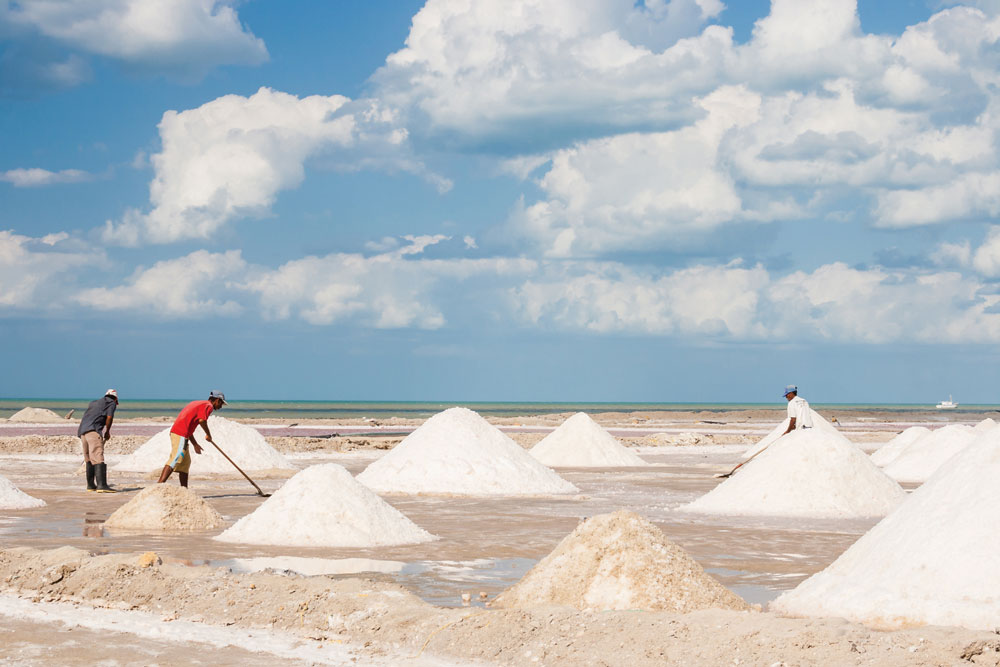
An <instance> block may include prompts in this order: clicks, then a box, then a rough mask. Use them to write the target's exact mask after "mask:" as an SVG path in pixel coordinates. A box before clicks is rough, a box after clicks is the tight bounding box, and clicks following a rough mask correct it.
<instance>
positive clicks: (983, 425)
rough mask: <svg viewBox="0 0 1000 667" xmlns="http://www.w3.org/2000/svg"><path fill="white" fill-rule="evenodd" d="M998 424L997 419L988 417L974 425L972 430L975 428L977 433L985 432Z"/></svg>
mask: <svg viewBox="0 0 1000 667" xmlns="http://www.w3.org/2000/svg"><path fill="white" fill-rule="evenodd" d="M996 425H997V423H996V422H995V421H993V420H992V419H990V418H989V417H987V418H986V419H984V420H983V421H981V422H979V423H978V424H976V425H975V426H973V427H972V430H974V431H975V432H976V433H985V432H986V431H989V430H990V429H993V428H995V427H996Z"/></svg>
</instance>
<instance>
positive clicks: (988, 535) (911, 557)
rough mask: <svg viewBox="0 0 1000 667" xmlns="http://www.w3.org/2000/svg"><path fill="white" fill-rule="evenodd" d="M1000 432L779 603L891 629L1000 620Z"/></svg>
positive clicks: (979, 625)
mask: <svg viewBox="0 0 1000 667" xmlns="http://www.w3.org/2000/svg"><path fill="white" fill-rule="evenodd" d="M998 478H1000V432H998V431H992V432H989V433H986V434H984V435H982V436H981V437H979V438H977V439H976V441H975V442H974V443H973V444H971V445H969V447H968V448H966V449H965V450H964V451H963V452H961V453H960V454H958V455H957V456H955V458H953V459H952V460H950V461H948V463H947V464H945V466H944V467H942V468H941V469H940V470H939V471H938V472H937V473H936V474H935V475H934V476H933V477H931V479H929V480H928V481H927V483H925V484H924V485H923V486H921V487H920V488H919V489H917V490H915V491H914V492H913V493H912V494H910V496H909V497H908V498H907V499H906V502H904V503H903V504H902V505H900V507H899V508H898V509H897V510H896V511H894V512H893V513H892V514H890V515H889V516H887V517H886V518H885V519H883V520H882V521H881V522H879V523H878V524H877V525H876V526H875V527H874V528H872V529H871V530H869V531H868V532H867V533H866V534H865V535H864V536H862V537H861V539H859V540H858V541H857V542H855V543H854V545H853V546H851V547H850V548H849V549H848V550H847V551H845V552H844V553H843V554H841V556H840V558H838V559H837V560H835V561H834V562H833V563H832V564H831V565H830V566H829V567H827V568H826V569H825V570H823V571H822V572H819V573H817V574H814V575H813V576H811V577H810V578H808V579H806V580H805V581H803V582H802V583H801V584H799V586H798V587H797V588H795V589H794V590H792V591H789V592H787V593H785V594H784V595H782V596H781V597H779V598H778V599H777V600H775V601H774V602H772V603H771V609H772V610H774V611H778V612H782V613H786V614H792V615H796V616H840V617H843V618H847V619H850V620H853V621H860V622H863V623H868V624H870V625H875V626H878V627H885V628H898V627H904V626H911V625H918V624H924V623H927V624H933V625H961V626H965V627H968V628H973V629H981V630H992V629H994V628H996V627H997V626H998V625H1000V568H998V567H997V566H996V565H997V554H1000V530H997V529H996V527H997V526H1000V484H997V479H998Z"/></svg>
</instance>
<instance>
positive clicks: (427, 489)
mask: <svg viewBox="0 0 1000 667" xmlns="http://www.w3.org/2000/svg"><path fill="white" fill-rule="evenodd" d="M358 481H359V482H361V483H362V484H364V485H365V486H367V487H369V488H371V489H374V490H375V491H378V492H379V493H440V494H455V495H466V496H485V495H513V496H518V495H520V496H523V495H536V494H551V493H576V492H577V491H578V490H579V489H577V488H576V487H575V486H573V485H572V484H570V483H569V482H567V481H566V480H564V479H563V478H562V477H560V476H559V475H557V474H556V473H555V472H554V471H552V470H550V469H549V468H546V467H545V466H544V465H542V464H541V463H539V462H538V461H536V460H535V459H534V458H533V457H532V456H531V455H530V454H528V452H526V451H525V450H524V448H522V447H521V446H520V445H518V444H517V443H516V442H514V441H513V440H511V439H510V438H509V437H508V436H506V435H505V434H504V433H502V432H501V431H500V429H498V428H496V427H495V426H493V425H492V424H490V423H489V422H488V421H486V420H485V419H483V418H482V417H480V416H479V415H478V414H477V413H475V412H473V411H472V410H469V409H467V408H449V409H448V410H445V411H444V412H439V413H438V414H436V415H434V416H433V417H431V418H430V419H428V420H427V421H426V422H424V423H423V424H422V425H421V426H420V427H419V428H417V429H416V430H415V431H413V433H411V434H410V435H408V436H406V438H405V439H404V440H403V441H402V442H400V443H399V444H398V445H396V446H395V447H394V448H393V449H392V450H391V451H389V453H387V454H386V455H385V456H383V457H382V458H381V459H379V460H377V461H375V462H373V463H372V464H371V465H369V466H368V468H366V469H365V471H364V472H362V473H361V474H360V475H358Z"/></svg>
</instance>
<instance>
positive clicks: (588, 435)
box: [528, 412, 649, 468]
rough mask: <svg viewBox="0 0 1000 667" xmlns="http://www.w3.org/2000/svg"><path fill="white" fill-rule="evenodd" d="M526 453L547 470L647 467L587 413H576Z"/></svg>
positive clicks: (636, 455)
mask: <svg viewBox="0 0 1000 667" xmlns="http://www.w3.org/2000/svg"><path fill="white" fill-rule="evenodd" d="M528 453H529V454H531V455H532V456H534V457H535V458H536V459H538V460H539V461H541V462H542V463H544V464H545V465H547V466H563V467H577V468H587V467H600V468H605V467H607V468H616V467H639V466H647V465H649V464H648V463H646V462H645V461H643V460H642V459H641V458H639V456H638V454H636V453H635V452H633V451H631V450H629V449H628V448H627V447H625V446H624V445H622V444H621V443H620V442H618V439H617V438H615V437H614V436H613V435H611V434H610V433H608V432H607V431H605V430H604V429H603V428H602V427H601V425H600V424H598V423H597V422H595V421H594V420H593V419H591V418H590V415H588V414H587V413H586V412H578V413H576V414H575V415H573V416H572V417H570V418H569V419H567V420H566V421H564V422H563V423H562V424H560V425H559V428H557V429H556V430H554V431H552V433H549V434H548V435H547V436H545V437H544V438H542V439H541V440H540V441H539V442H538V444H536V445H535V446H534V447H532V448H531V449H530V450H528Z"/></svg>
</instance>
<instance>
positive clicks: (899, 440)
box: [872, 426, 931, 468]
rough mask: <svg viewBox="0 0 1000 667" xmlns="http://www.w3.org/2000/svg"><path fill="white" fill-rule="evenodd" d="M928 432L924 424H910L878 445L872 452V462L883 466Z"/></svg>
mask: <svg viewBox="0 0 1000 667" xmlns="http://www.w3.org/2000/svg"><path fill="white" fill-rule="evenodd" d="M930 432H931V430H930V429H929V428H927V427H926V426H911V427H910V428H908V429H906V430H905V431H903V432H902V433H900V434H899V435H897V436H896V437H895V438H893V439H892V440H890V441H889V442H887V443H885V444H884V445H882V446H881V447H879V448H878V451H875V452H873V453H872V463H874V464H875V465H877V466H879V467H883V468H884V467H885V466H887V465H889V464H890V463H892V462H893V461H894V460H895V459H896V457H897V456H899V455H900V454H902V453H903V452H904V451H905V450H906V448H907V447H909V446H910V445H911V444H913V443H914V442H916V441H917V440H919V439H920V438H922V437H923V436H925V435H927V434H928V433H930Z"/></svg>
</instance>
